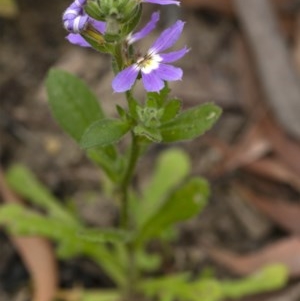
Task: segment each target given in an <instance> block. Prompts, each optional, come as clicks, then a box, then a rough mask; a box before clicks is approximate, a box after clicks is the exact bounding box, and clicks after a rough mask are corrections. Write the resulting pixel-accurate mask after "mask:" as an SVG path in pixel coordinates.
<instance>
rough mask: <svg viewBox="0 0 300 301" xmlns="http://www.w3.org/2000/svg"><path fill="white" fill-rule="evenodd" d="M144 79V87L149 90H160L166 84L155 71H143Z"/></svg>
mask: <svg viewBox="0 0 300 301" xmlns="http://www.w3.org/2000/svg"><path fill="white" fill-rule="evenodd" d="M142 80H143V84H144V87H145V89H146V90H147V91H148V92H158V91H160V90H161V89H162V88H163V87H164V86H165V84H164V82H163V81H162V80H161V79H160V77H159V76H158V75H157V74H156V73H155V72H150V73H143V72H142Z"/></svg>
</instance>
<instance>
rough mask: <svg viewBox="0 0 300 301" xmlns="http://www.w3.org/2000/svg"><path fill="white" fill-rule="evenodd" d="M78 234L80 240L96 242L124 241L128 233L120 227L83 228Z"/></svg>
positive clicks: (128, 236)
mask: <svg viewBox="0 0 300 301" xmlns="http://www.w3.org/2000/svg"><path fill="white" fill-rule="evenodd" d="M77 234H78V236H79V237H80V238H81V239H82V240H87V241H90V242H96V243H108V242H109V243H124V242H126V241H128V240H129V238H130V234H129V233H128V232H126V231H124V230H120V229H88V228H86V229H83V230H80V231H79V232H78V233H77Z"/></svg>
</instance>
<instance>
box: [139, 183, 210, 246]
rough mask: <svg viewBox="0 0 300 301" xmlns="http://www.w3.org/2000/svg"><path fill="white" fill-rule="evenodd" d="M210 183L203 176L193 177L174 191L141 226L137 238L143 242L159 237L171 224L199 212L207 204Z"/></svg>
mask: <svg viewBox="0 0 300 301" xmlns="http://www.w3.org/2000/svg"><path fill="white" fill-rule="evenodd" d="M208 197H209V185H208V183H207V181H205V180H203V179H202V178H192V179H190V180H189V181H188V182H186V183H185V184H183V185H182V186H181V187H180V188H179V189H177V190H176V191H175V192H174V193H172V194H171V195H170V196H169V197H168V198H167V199H166V200H165V202H163V203H162V204H161V206H160V207H159V208H157V210H156V212H154V213H153V214H152V216H151V217H149V218H148V220H147V221H146V222H145V224H144V225H143V226H142V227H141V229H140V232H139V234H138V236H137V238H136V243H137V244H138V245H139V244H141V243H142V242H144V241H146V240H149V239H151V238H153V237H157V236H158V235H159V234H160V233H162V232H163V231H164V230H165V229H166V228H168V227H170V226H171V225H173V224H175V223H177V222H181V221H184V220H187V219H189V218H191V217H193V216H195V215H196V214H198V213H199V212H200V211H201V210H202V209H203V208H204V206H205V205H206V202H207V199H208Z"/></svg>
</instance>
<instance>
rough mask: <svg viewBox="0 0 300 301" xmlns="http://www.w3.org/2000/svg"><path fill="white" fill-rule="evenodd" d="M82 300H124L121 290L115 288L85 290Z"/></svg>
mask: <svg viewBox="0 0 300 301" xmlns="http://www.w3.org/2000/svg"><path fill="white" fill-rule="evenodd" d="M79 300H80V301H118V300H122V296H121V295H120V292H118V291H114V290H84V291H83V292H82V293H81V294H80V299H79Z"/></svg>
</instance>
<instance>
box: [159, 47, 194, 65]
mask: <svg viewBox="0 0 300 301" xmlns="http://www.w3.org/2000/svg"><path fill="white" fill-rule="evenodd" d="M189 51H190V50H189V49H188V48H186V47H184V48H182V49H181V50H178V51H173V52H169V53H160V54H159V56H160V57H161V58H162V61H163V62H164V63H172V62H175V61H177V60H179V59H181V58H182V57H183V56H184V55H185V54H186V53H188V52H189Z"/></svg>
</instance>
